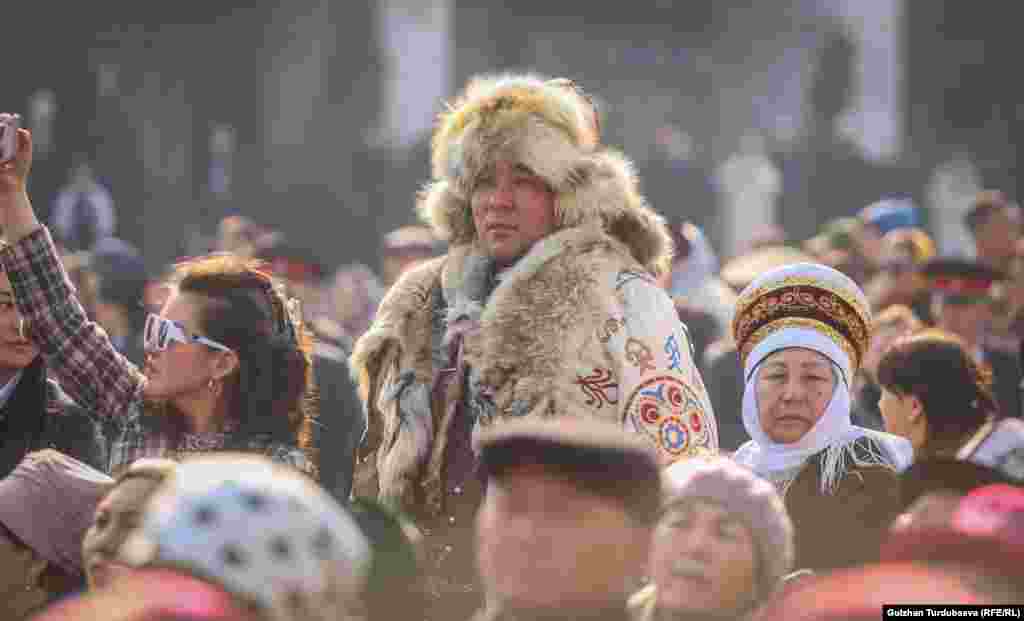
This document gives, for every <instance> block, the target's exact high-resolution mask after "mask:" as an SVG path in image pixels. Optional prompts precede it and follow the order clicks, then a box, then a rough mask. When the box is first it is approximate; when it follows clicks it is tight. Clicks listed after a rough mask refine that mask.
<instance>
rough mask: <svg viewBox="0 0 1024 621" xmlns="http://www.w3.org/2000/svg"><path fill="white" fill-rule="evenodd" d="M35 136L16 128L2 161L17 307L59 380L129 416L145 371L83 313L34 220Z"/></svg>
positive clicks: (7, 258) (1, 216) (99, 410)
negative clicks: (13, 146) (9, 156)
mask: <svg viewBox="0 0 1024 621" xmlns="http://www.w3.org/2000/svg"><path fill="white" fill-rule="evenodd" d="M31 165H32V139H31V136H30V134H29V132H28V131H26V130H24V129H22V130H19V135H18V152H17V155H16V157H15V158H14V159H13V160H12V161H10V162H7V163H0V226H2V227H3V231H4V236H5V238H6V241H7V245H6V246H5V247H4V248H2V249H0V262H2V263H3V266H4V270H5V271H6V272H7V274H8V276H9V277H10V280H11V287H12V288H13V289H14V295H15V303H16V304H17V307H18V312H19V313H21V316H22V317H24V318H25V319H26V320H27V321H28V323H29V325H30V326H31V329H30V335H31V338H32V340H33V341H34V342H35V343H36V345H37V346H38V347H39V350H40V352H41V353H42V355H43V356H44V358H45V359H46V363H47V366H48V367H49V368H50V369H51V370H52V371H53V372H54V373H55V374H56V376H57V377H58V379H59V380H60V382H61V385H62V387H63V388H64V389H65V390H66V391H67V393H68V394H69V395H70V396H71V397H72V398H73V399H75V401H77V402H78V404H79V405H81V406H82V407H85V408H87V409H89V410H91V411H93V412H95V413H96V414H98V415H100V416H103V417H117V416H122V415H125V414H126V413H127V412H129V410H130V406H131V404H132V403H133V402H134V401H135V400H137V399H138V398H140V397H141V394H142V390H143V387H144V385H145V377H144V376H143V375H142V373H141V372H140V371H139V369H138V368H137V367H136V366H135V365H134V364H132V363H131V362H129V361H128V360H127V359H126V358H124V357H123V356H121V355H120V354H119V353H117V351H116V350H115V349H114V346H113V344H112V343H111V342H110V339H109V338H108V337H107V334H106V333H105V332H104V331H103V329H102V328H100V327H99V325H97V324H96V323H95V322H93V321H90V320H89V318H88V317H87V316H86V313H85V309H83V308H82V305H81V304H80V303H79V301H78V298H77V296H76V292H75V288H74V286H73V285H72V284H71V280H70V279H69V278H68V275H67V273H66V272H65V271H64V267H63V265H62V264H61V261H60V257H59V255H58V254H57V249H56V246H55V245H54V243H53V240H52V238H51V237H50V233H49V231H48V230H47V229H46V227H44V226H43V225H42V224H40V223H39V221H38V220H37V219H36V215H35V212H34V211H33V209H32V203H31V202H30V200H29V197H28V191H27V180H28V173H29V170H30V168H31Z"/></svg>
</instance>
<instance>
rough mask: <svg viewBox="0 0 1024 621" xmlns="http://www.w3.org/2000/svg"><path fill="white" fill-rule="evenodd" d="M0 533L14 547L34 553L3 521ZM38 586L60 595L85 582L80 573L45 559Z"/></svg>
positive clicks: (75, 588) (72, 590)
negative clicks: (71, 571)
mask: <svg viewBox="0 0 1024 621" xmlns="http://www.w3.org/2000/svg"><path fill="white" fill-rule="evenodd" d="M0 534H2V535H3V536H4V537H6V538H7V539H8V540H9V541H10V542H11V544H13V545H14V547H15V548H18V549H19V550H28V551H30V552H32V554H36V552H35V550H33V549H32V546H30V545H28V544H27V543H25V542H24V541H23V540H22V539H21V537H19V536H17V535H15V534H14V532H13V531H11V529H9V528H7V526H6V525H5V524H4V523H3V522H0ZM38 586H39V587H41V588H42V589H43V590H44V591H46V592H47V593H49V594H50V595H51V596H54V595H56V596H60V595H68V594H70V593H74V592H75V591H77V590H79V589H81V588H82V587H83V586H85V582H84V579H83V577H82V576H81V575H77V574H73V573H70V572H68V571H66V570H65V569H64V568H63V567H61V566H60V565H57V564H56V563H51V562H49V561H47V563H46V569H44V570H43V573H42V574H40V575H39V583H38Z"/></svg>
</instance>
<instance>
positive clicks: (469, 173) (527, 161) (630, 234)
mask: <svg viewBox="0 0 1024 621" xmlns="http://www.w3.org/2000/svg"><path fill="white" fill-rule="evenodd" d="M501 158H508V159H511V160H513V161H515V162H516V163H518V164H523V165H524V166H527V167H528V168H530V170H532V171H533V172H534V173H535V174H537V175H538V176H539V177H540V178H542V179H543V180H544V181H545V182H547V184H548V185H549V186H550V187H551V188H552V190H554V192H555V194H556V196H557V198H556V201H555V212H556V217H557V219H558V221H559V222H560V225H561V227H562V228H570V227H576V226H581V225H584V224H590V225H597V226H600V227H602V228H603V230H604V231H605V232H606V233H608V234H609V235H610V236H612V237H614V238H616V239H618V240H619V241H621V242H622V243H624V244H625V245H626V246H627V247H628V248H629V250H630V252H631V254H632V255H633V257H634V258H635V259H636V260H637V261H638V262H639V263H640V264H642V265H643V266H644V267H645V268H647V269H648V270H650V271H651V272H653V273H655V274H661V273H662V272H663V271H666V270H668V269H669V265H670V260H671V256H672V238H671V236H670V234H669V232H668V228H667V227H666V225H665V222H664V220H663V218H662V217H661V216H660V215H658V214H657V213H655V212H654V211H653V210H651V209H650V208H649V207H648V206H647V205H646V204H645V201H644V199H643V197H642V196H641V195H640V193H639V190H638V187H637V179H636V176H635V174H634V171H633V165H632V163H631V162H630V161H629V160H627V159H626V158H625V157H624V156H622V155H621V154H619V153H615V152H613V151H611V150H609V149H607V148H606V147H604V146H602V145H601V144H600V143H599V124H598V122H597V115H596V111H595V110H594V107H593V105H592V104H591V103H590V101H589V98H588V97H587V96H586V95H585V94H582V91H581V90H580V89H579V88H578V87H576V85H575V84H573V83H572V82H570V81H568V80H564V79H559V80H547V79H544V78H541V77H539V76H534V75H502V76H478V77H476V78H473V79H471V80H470V81H469V83H468V85H467V86H466V88H465V90H464V91H463V92H462V94H461V95H460V96H459V97H458V98H457V99H456V100H455V102H454V103H453V104H451V105H449V106H448V107H447V109H446V111H445V112H444V113H442V114H441V116H440V118H439V120H438V123H437V127H436V129H435V131H434V137H433V141H432V153H431V163H432V171H433V180H432V181H431V182H430V183H429V184H428V185H427V186H426V188H424V190H423V192H422V193H421V196H420V199H419V201H418V206H417V209H418V211H419V213H420V216H421V218H422V219H423V220H424V221H425V222H426V223H427V224H429V225H430V226H431V227H433V229H434V232H435V233H436V234H437V235H438V237H440V238H441V239H444V240H447V241H449V242H450V243H451V244H452V245H461V244H468V243H472V242H473V241H474V240H475V239H476V238H477V232H476V229H475V227H474V225H473V216H472V212H471V209H470V200H471V198H472V195H473V190H474V187H475V186H476V183H477V181H478V180H479V178H480V176H481V175H482V174H484V173H485V172H486V171H487V170H488V168H490V167H491V166H493V165H494V163H495V162H496V161H498V160H499V159H501Z"/></svg>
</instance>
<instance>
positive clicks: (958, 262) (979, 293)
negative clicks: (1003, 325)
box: [921, 257, 1022, 417]
mask: <svg viewBox="0 0 1024 621" xmlns="http://www.w3.org/2000/svg"><path fill="white" fill-rule="evenodd" d="M921 270H922V274H923V275H924V276H925V277H926V278H927V279H928V286H929V289H930V290H931V292H932V305H931V310H932V316H933V317H934V319H935V327H937V328H940V329H942V330H945V331H946V332H951V333H952V334H955V335H956V336H958V337H960V338H961V339H962V340H963V341H964V346H965V347H966V349H967V351H968V353H969V354H970V355H971V356H973V357H974V359H975V360H976V361H977V362H978V364H980V365H981V366H982V367H984V368H987V369H988V370H989V371H990V372H991V374H992V390H993V392H994V393H995V397H996V401H997V402H998V403H999V411H1000V412H1001V413H1002V414H1003V415H1005V416H1018V417H1019V416H1020V415H1021V406H1020V394H1019V391H1020V382H1021V378H1022V374H1021V368H1020V364H1019V361H1018V359H1017V352H1016V351H1015V350H1014V351H1010V350H1008V349H1006V348H1005V346H1002V345H1000V344H999V343H996V342H993V341H992V340H991V339H990V338H989V337H990V335H991V333H992V325H993V322H994V319H995V313H994V309H993V305H994V294H995V289H996V286H997V284H998V283H1000V282H1002V281H1003V280H1004V278H1005V276H1004V275H1003V274H1002V273H1001V272H999V271H997V270H994V269H992V268H990V267H988V266H987V265H985V264H982V263H980V262H978V261H973V260H970V259H961V258H951V257H938V258H935V259H932V260H931V261H929V262H927V263H926V264H925V265H924V266H923V267H922V268H921Z"/></svg>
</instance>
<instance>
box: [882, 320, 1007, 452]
mask: <svg viewBox="0 0 1024 621" xmlns="http://www.w3.org/2000/svg"><path fill="white" fill-rule="evenodd" d="M878 383H879V385H881V386H882V387H883V388H885V389H887V390H890V391H892V392H895V393H897V394H900V395H913V396H915V397H917V398H918V399H920V400H921V404H922V405H923V406H924V413H925V417H926V419H927V420H928V422H929V425H928V438H927V439H926V446H927V449H928V450H929V452H932V453H934V452H935V450H936V449H955V448H958V447H959V446H960V444H962V443H963V441H964V440H965V439H966V438H965V436H966V435H968V434H970V433H971V432H973V431H974V430H976V429H977V428H978V427H980V426H981V425H982V424H984V422H985V421H986V420H987V419H988V418H990V417H994V416H997V415H998V414H999V406H998V405H997V403H996V400H995V398H994V397H993V396H992V374H991V372H989V371H988V370H986V369H983V368H982V367H981V366H980V365H979V364H978V363H977V362H975V360H974V358H973V357H972V356H971V355H970V353H968V351H967V349H966V347H964V344H963V341H961V340H960V339H959V338H957V337H955V336H953V335H952V334H949V333H947V332H943V331H942V330H936V329H929V330H924V331H921V332H918V333H916V334H911V335H908V336H904V337H900V338H899V339H897V340H896V341H895V342H894V343H893V344H892V346H891V347H890V348H889V350H888V351H886V353H885V354H884V355H883V356H882V360H881V361H880V362H879V363H878Z"/></svg>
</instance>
